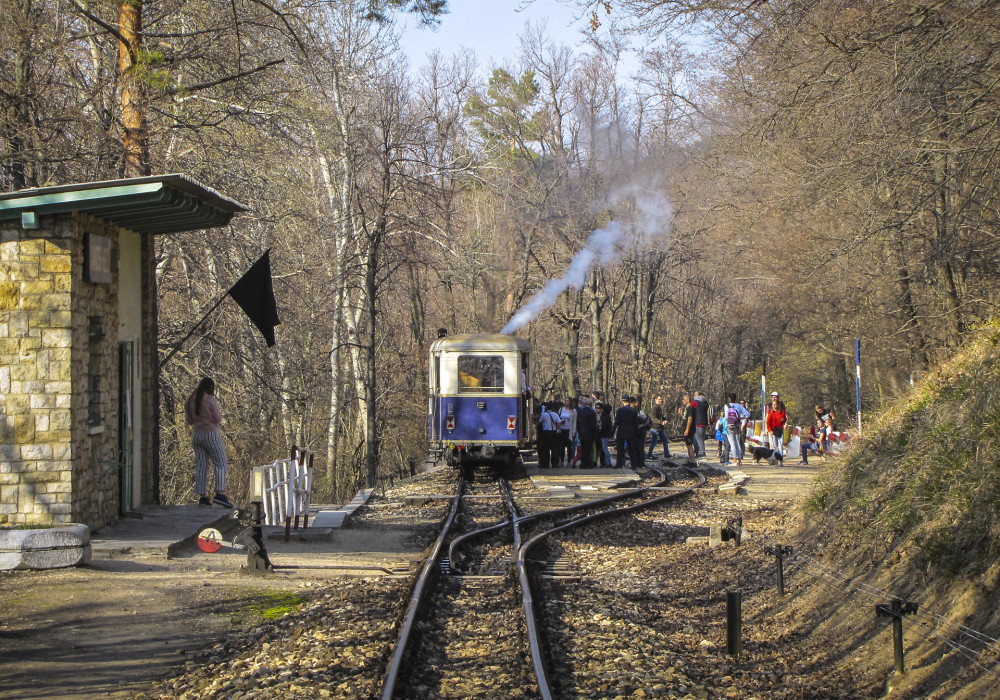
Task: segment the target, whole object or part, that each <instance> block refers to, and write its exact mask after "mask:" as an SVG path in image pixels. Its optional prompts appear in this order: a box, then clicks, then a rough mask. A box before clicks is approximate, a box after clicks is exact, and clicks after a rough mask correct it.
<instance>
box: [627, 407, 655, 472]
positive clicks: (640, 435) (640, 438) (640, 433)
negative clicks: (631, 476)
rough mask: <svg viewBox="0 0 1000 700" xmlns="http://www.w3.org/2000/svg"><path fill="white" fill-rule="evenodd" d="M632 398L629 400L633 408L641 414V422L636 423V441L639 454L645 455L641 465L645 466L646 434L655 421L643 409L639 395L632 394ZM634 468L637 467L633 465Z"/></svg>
mask: <svg viewBox="0 0 1000 700" xmlns="http://www.w3.org/2000/svg"><path fill="white" fill-rule="evenodd" d="M631 399H632V400H631V401H629V403H630V404H631V405H632V408H634V409H635V410H636V413H638V414H639V422H638V423H636V426H635V430H636V437H635V442H636V445H637V446H638V447H639V454H640V456H641V457H643V459H642V460H641V462H640V464H639V466H642V467H645V466H646V460H645V457H646V451H645V449H644V448H645V445H646V434H647V433H649V429H650V428H652V427H653V421H652V420H651V419H650V417H649V416H648V415H647V414H646V412H645V411H643V410H642V408H641V404H640V402H639V397H638V396H632V397H631ZM633 469H635V467H633Z"/></svg>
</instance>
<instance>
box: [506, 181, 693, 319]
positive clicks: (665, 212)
mask: <svg viewBox="0 0 1000 700" xmlns="http://www.w3.org/2000/svg"><path fill="white" fill-rule="evenodd" d="M627 199H631V200H632V202H633V203H634V205H635V211H634V212H633V215H634V221H632V222H630V223H623V222H621V221H618V220H612V221H611V222H610V223H608V225H607V226H605V227H604V228H599V229H597V230H596V231H594V232H593V233H591V234H590V236H589V237H588V238H587V242H586V244H584V246H583V248H581V249H580V250H579V251H578V252H577V254H576V255H574V256H573V260H572V261H571V262H570V264H569V267H568V268H566V273H565V274H564V275H563V276H562V277H557V278H555V279H551V280H549V281H548V282H547V283H546V284H545V286H544V287H542V289H541V290H540V291H538V292H537V293H536V294H535V295H534V296H533V297H531V299H529V300H528V302H527V303H526V304H525V305H524V306H522V307H521V308H520V309H518V310H517V313H515V314H514V315H513V316H512V317H511V319H510V321H508V322H507V325H506V326H504V327H503V328H502V329H500V332H501V333H504V334H508V335H509V334H511V333H514V332H515V331H517V330H518V329H520V328H522V327H523V326H524V325H525V324H528V323H531V322H532V321H534V320H535V319H536V318H538V315H539V314H540V313H542V311H544V310H545V309H547V308H549V307H550V306H552V305H553V304H555V303H556V299H558V298H559V295H560V294H562V293H563V292H565V291H566V290H567V289H569V288H573V289H575V290H579V289H580V288H581V287H583V285H584V284H585V283H586V281H587V275H589V274H590V269H591V268H592V267H593V266H594V263H595V262H596V263H597V264H599V265H601V266H602V267H604V266H607V265H610V264H612V263H615V262H618V260H619V258H621V255H622V253H623V252H624V250H625V248H626V247H628V245H629V244H632V243H636V244H637V245H638V246H639V247H647V246H649V245H651V244H654V243H657V242H662V239H663V238H665V237H666V235H667V233H669V231H670V220H671V219H672V218H673V208H672V207H671V206H670V202H668V201H667V199H666V197H664V196H663V195H662V194H660V193H659V192H655V191H654V190H652V189H650V188H649V186H648V185H646V186H643V185H638V184H635V183H630V184H628V185H626V186H624V187H622V188H619V189H617V190H615V191H614V192H612V193H611V195H610V196H609V197H608V202H607V206H609V207H610V206H616V205H618V204H621V203H622V202H624V201H625V200H627Z"/></svg>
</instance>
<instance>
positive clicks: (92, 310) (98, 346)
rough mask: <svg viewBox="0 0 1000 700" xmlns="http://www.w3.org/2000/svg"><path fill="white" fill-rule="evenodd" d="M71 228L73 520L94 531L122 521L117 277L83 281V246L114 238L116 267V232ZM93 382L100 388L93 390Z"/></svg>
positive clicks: (86, 221) (99, 223) (108, 227)
mask: <svg viewBox="0 0 1000 700" xmlns="http://www.w3.org/2000/svg"><path fill="white" fill-rule="evenodd" d="M72 224H73V290H72V305H73V344H72V348H73V354H72V364H73V369H72V375H73V380H72V381H73V400H72V407H73V428H72V432H73V457H72V459H73V479H72V484H73V510H72V517H73V521H74V522H79V523H86V524H87V525H90V527H91V529H94V530H96V529H98V528H100V527H102V526H104V525H106V524H108V523H112V522H114V521H115V520H117V518H118V499H119V494H118V488H119V474H118V385H119V379H118V275H117V274H115V275H114V276H113V279H112V282H111V284H91V283H88V282H85V281H84V278H83V274H84V272H83V258H84V256H83V246H84V236H85V234H88V233H90V234H97V235H100V236H105V237H107V238H109V239H111V242H112V245H113V248H112V261H113V262H112V267H113V268H117V259H118V227H117V226H115V225H114V224H112V223H109V222H107V221H104V220H102V219H96V218H94V217H91V216H87V215H85V214H79V213H75V214H73V217H72ZM94 331H96V332H97V333H96V334H95V333H94ZM95 379H96V380H98V381H99V387H97V388H95V387H92V386H91V382H92V381H93V380H95ZM95 393H96V394H97V403H96V405H95V406H94V407H93V408H92V407H91V405H90V402H91V397H92V394H95ZM92 412H93V413H94V414H96V416H97V422H94V420H95V416H94V415H91V413H92Z"/></svg>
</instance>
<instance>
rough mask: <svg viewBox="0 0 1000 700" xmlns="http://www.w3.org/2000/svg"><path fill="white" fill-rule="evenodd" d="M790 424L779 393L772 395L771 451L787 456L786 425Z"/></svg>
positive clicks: (769, 423)
mask: <svg viewBox="0 0 1000 700" xmlns="http://www.w3.org/2000/svg"><path fill="white" fill-rule="evenodd" d="M787 422H788V413H787V412H786V411H785V404H783V403H782V402H781V399H780V398H779V397H778V392H776V391H775V392H772V393H771V405H770V406H769V407H768V411H767V434H768V436H769V438H770V442H771V449H772V450H774V451H775V452H777V453H778V454H780V455H781V456H782V457H784V456H785V451H784V447H785V424H786V423H787Z"/></svg>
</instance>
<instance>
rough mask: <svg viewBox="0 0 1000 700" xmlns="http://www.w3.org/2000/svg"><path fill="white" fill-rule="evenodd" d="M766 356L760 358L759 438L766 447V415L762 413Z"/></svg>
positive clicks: (764, 407)
mask: <svg viewBox="0 0 1000 700" xmlns="http://www.w3.org/2000/svg"><path fill="white" fill-rule="evenodd" d="M766 375H767V358H766V357H761V358H760V438H761V444H762V445H764V447H767V444H766V442H764V433H765V431H766V430H767V428H766V424H767V416H765V415H764V411H766V410H767V379H766Z"/></svg>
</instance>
